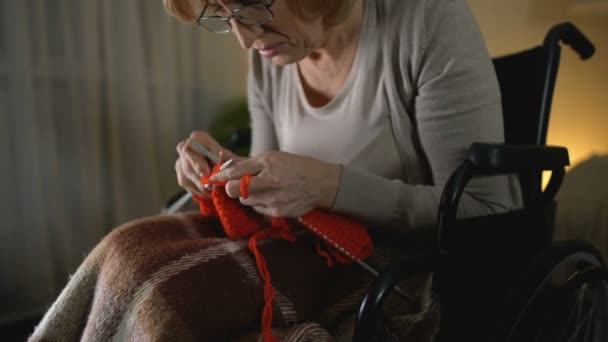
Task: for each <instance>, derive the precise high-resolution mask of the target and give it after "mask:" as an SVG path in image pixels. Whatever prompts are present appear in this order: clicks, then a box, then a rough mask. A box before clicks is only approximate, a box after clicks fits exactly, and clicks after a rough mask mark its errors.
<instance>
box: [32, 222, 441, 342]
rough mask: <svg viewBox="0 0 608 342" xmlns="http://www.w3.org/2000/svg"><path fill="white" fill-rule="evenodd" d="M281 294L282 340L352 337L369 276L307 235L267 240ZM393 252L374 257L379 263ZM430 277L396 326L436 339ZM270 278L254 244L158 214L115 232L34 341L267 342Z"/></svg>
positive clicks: (402, 308) (278, 328)
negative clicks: (261, 270) (332, 257)
mask: <svg viewBox="0 0 608 342" xmlns="http://www.w3.org/2000/svg"><path fill="white" fill-rule="evenodd" d="M260 251H261V252H262V254H263V255H264V257H265V258H266V262H267V264H268V269H269V271H270V274H271V276H272V284H273V286H274V287H275V288H276V290H277V296H276V297H275V299H274V302H273V305H274V306H273V310H274V316H273V329H274V333H275V336H278V337H279V338H280V340H282V341H298V342H299V341H333V340H345V341H346V340H348V339H349V338H350V336H351V334H352V327H353V321H354V315H353V314H352V313H353V312H354V310H355V309H356V308H357V306H358V304H359V302H360V301H361V299H362V297H363V295H364V293H365V289H366V288H367V287H368V285H369V284H370V283H371V281H372V278H371V276H370V275H369V274H368V273H366V272H365V271H364V270H363V269H362V268H361V267H359V266H342V265H336V266H334V267H333V268H328V267H327V265H326V263H325V260H324V259H323V258H321V257H319V256H318V255H317V254H316V240H315V238H314V237H312V236H311V235H309V234H308V233H307V232H305V231H299V232H298V233H297V241H296V242H295V243H290V242H287V241H279V240H262V241H261V243H260ZM389 254H390V253H386V255H382V253H380V252H378V253H375V254H374V256H372V257H371V258H370V260H368V261H369V262H370V263H372V264H373V265H374V266H375V267H382V265H383V264H386V261H387V259H388V258H389V257H390V255H389ZM428 279H429V277H428V276H426V277H420V278H416V279H412V280H408V283H407V284H402V285H401V286H402V287H404V286H405V288H406V289H407V291H408V292H410V293H411V294H412V296H413V297H415V298H417V300H416V301H415V303H414V302H411V301H410V302H407V303H406V302H404V300H402V299H400V298H398V297H397V296H395V298H392V299H391V302H392V303H393V304H394V307H396V308H398V309H397V310H396V311H395V312H394V314H391V317H392V320H391V322H396V324H397V326H395V327H394V328H395V329H394V330H395V331H397V332H398V335H399V336H401V337H404V338H408V336H409V337H414V336H415V338H416V339H415V340H416V341H424V340H430V339H431V336H432V335H433V334H434V332H435V328H436V322H437V310H436V308H435V307H434V305H432V304H431V303H430V302H429V301H428V292H429V290H428V284H429V281H428ZM263 286H264V284H263V282H262V280H261V278H260V276H259V274H258V271H257V267H256V263H255V260H254V258H253V257H252V255H251V253H250V252H249V250H248V248H247V241H233V240H229V239H227V238H226V237H225V235H224V234H223V232H222V229H221V226H220V225H219V222H218V221H217V220H215V219H213V218H203V217H201V216H200V215H199V214H197V213H187V214H178V215H174V216H159V217H151V218H145V219H141V220H137V221H133V222H130V223H128V224H126V225H124V226H121V227H119V228H117V229H115V230H114V231H113V232H112V233H110V234H109V235H108V236H107V237H106V238H105V239H103V240H102V241H101V243H99V244H98V245H97V246H96V247H95V249H94V250H93V251H92V252H91V253H90V254H89V255H88V256H87V258H86V259H85V260H84V262H83V263H82V265H81V266H80V267H79V268H78V270H77V271H76V273H75V274H74V275H73V276H72V277H71V278H70V280H69V282H68V284H67V286H66V287H65V289H64V290H63V291H62V292H61V294H60V295H59V297H58V298H57V299H56V301H55V302H54V304H53V305H52V306H51V307H50V308H49V310H48V311H47V313H46V314H45V316H44V317H43V319H42V321H41V322H40V324H39V325H38V326H37V327H36V329H35V331H34V332H33V334H32V335H31V337H30V339H29V341H32V342H33V341H62V342H63V341H77V340H81V341H123V340H128V341H261V336H260V334H259V331H260V317H261V312H262V308H263V305H264V298H263Z"/></svg>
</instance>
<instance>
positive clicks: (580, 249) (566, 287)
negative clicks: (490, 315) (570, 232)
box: [491, 241, 608, 342]
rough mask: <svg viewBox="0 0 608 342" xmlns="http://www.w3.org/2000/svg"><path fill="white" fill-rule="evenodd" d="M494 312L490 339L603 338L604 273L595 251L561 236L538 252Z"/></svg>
mask: <svg viewBox="0 0 608 342" xmlns="http://www.w3.org/2000/svg"><path fill="white" fill-rule="evenodd" d="M499 316H500V317H498V319H497V323H496V327H495V329H492V330H493V334H495V335H494V336H493V338H492V339H491V340H493V341H505V342H506V341H509V342H515V341H517V342H521V341H538V342H541V341H556V342H557V341H564V342H565V341H572V342H578V341H608V272H607V271H606V268H605V264H604V261H603V260H602V258H601V256H600V254H599V252H598V251H597V250H596V249H595V248H594V247H593V246H591V245H590V244H588V243H586V242H583V241H564V242H561V243H558V244H556V245H554V246H553V247H552V248H551V249H549V250H548V251H546V252H544V253H541V254H540V255H539V256H538V258H537V259H536V261H535V262H533V263H532V264H531V267H530V268H529V269H528V271H526V273H524V276H523V277H522V281H521V282H520V283H519V284H518V285H516V286H515V287H514V288H513V290H512V291H511V294H510V295H509V296H508V297H507V301H506V305H505V308H504V310H501V313H500V314H499Z"/></svg>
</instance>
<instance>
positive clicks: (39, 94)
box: [0, 0, 246, 323]
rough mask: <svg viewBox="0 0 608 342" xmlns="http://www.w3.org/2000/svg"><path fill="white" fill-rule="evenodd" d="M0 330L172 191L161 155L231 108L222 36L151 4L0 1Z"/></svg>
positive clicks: (237, 54) (233, 55) (237, 72)
mask: <svg viewBox="0 0 608 342" xmlns="http://www.w3.org/2000/svg"><path fill="white" fill-rule="evenodd" d="M0 4H1V5H0V114H1V115H0V189H1V192H2V196H1V197H0V198H1V201H2V202H1V203H0V220H1V221H0V302H1V303H2V304H0V323H1V322H3V321H8V320H11V319H15V318H19V317H20V316H26V315H28V314H32V313H38V312H40V311H42V310H44V309H45V308H46V307H47V306H48V305H49V304H50V302H51V301H52V300H53V299H54V298H55V296H56V295H57V294H58V293H59V291H60V290H61V288H62V287H63V286H64V285H65V283H66V282H67V280H68V277H69V275H70V274H71V273H73V272H74V271H75V269H76V267H77V266H78V264H79V263H80V262H81V261H82V260H83V258H84V256H85V255H86V253H87V252H88V251H90V250H91V248H92V247H93V246H94V245H95V244H96V243H97V242H98V241H99V240H100V239H101V238H102V237H103V236H104V235H105V234H107V233H108V232H109V230H110V229H112V228H113V227H115V226H116V225H118V224H120V223H123V222H126V221H128V220H131V219H133V218H137V217H141V216H146V215H155V214H157V213H158V212H159V209H160V207H161V206H162V204H163V203H164V202H165V201H166V199H167V198H168V197H169V196H170V195H171V194H172V193H174V192H175V191H176V190H177V184H176V181H175V175H174V162H175V158H176V153H175V145H176V143H177V142H178V141H179V140H181V139H183V138H185V137H186V136H187V134H188V133H189V132H190V131H191V130H193V129H195V128H202V129H204V128H205V127H207V125H208V123H209V121H210V119H211V118H212V117H213V114H214V113H215V112H216V111H217V108H218V106H219V105H220V104H221V103H223V102H224V101H226V100H228V99H230V98H232V97H234V96H239V95H241V96H242V95H243V94H244V91H245V70H246V60H245V54H244V53H243V52H242V51H241V50H240V48H239V47H238V46H237V44H236V42H235V40H234V39H233V38H232V37H230V36H220V35H212V34H206V32H203V31H201V30H200V29H197V28H196V27H191V26H187V25H182V24H179V23H177V22H176V21H175V20H173V19H171V18H169V17H168V16H167V15H166V14H165V13H164V11H163V8H162V2H161V0H155V1H150V0H129V1H123V0H87V1H80V0H24V1H11V0H0Z"/></svg>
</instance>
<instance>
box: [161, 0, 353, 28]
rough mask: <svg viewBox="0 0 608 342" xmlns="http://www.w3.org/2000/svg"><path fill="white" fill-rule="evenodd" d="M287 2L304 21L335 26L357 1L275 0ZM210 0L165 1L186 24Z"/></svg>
mask: <svg viewBox="0 0 608 342" xmlns="http://www.w3.org/2000/svg"><path fill="white" fill-rule="evenodd" d="M275 1H286V2H287V6H288V7H289V9H290V10H291V11H292V12H293V13H295V14H296V15H297V16H299V17H300V18H302V19H304V20H314V19H317V18H319V17H322V18H323V24H325V26H327V27H330V26H335V25H338V24H340V23H341V22H343V21H344V20H345V19H346V18H348V16H349V15H350V13H351V11H352V8H353V5H354V3H355V0H275ZM207 2H208V0H163V5H164V6H165V10H166V11H167V13H169V14H171V15H172V16H174V17H175V18H177V19H179V20H181V21H184V22H193V21H194V20H196V19H197V18H198V16H199V14H200V11H201V10H202V9H203V6H204V5H205V4H206V3H207Z"/></svg>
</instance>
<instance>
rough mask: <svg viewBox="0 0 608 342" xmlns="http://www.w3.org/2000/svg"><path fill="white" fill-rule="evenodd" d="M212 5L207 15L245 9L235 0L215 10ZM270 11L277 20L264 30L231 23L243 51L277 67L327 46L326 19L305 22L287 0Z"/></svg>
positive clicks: (223, 1)
mask: <svg viewBox="0 0 608 342" xmlns="http://www.w3.org/2000/svg"><path fill="white" fill-rule="evenodd" d="M209 3H210V6H209V8H208V9H207V12H206V13H205V15H222V16H226V15H228V14H229V13H231V12H232V11H233V10H234V9H236V8H239V7H241V6H242V1H235V0H218V2H217V4H216V5H215V6H213V5H211V3H212V2H211V1H210V2H209ZM270 9H271V10H272V12H273V13H274V19H273V20H272V21H270V22H268V23H267V24H264V25H262V26H247V25H244V24H242V23H240V22H239V21H238V20H236V19H231V20H230V25H231V26H232V34H234V35H235V36H236V38H237V39H238V41H239V43H240V44H241V47H243V49H249V48H254V49H256V50H258V52H259V53H260V55H261V56H263V57H265V58H269V59H270V60H271V61H272V62H273V63H275V64H279V65H286V64H291V63H296V62H298V61H301V60H302V59H304V58H305V57H307V56H308V55H310V54H311V53H312V52H313V50H315V49H318V48H321V47H322V46H323V37H324V35H325V31H324V29H323V23H322V18H317V19H314V20H306V21H305V20H303V19H301V18H300V17H299V16H298V15H296V14H294V13H293V12H292V11H291V10H290V9H289V7H288V6H287V5H286V4H285V0H275V1H274V3H273V4H272V7H270ZM215 12H217V14H215Z"/></svg>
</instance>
